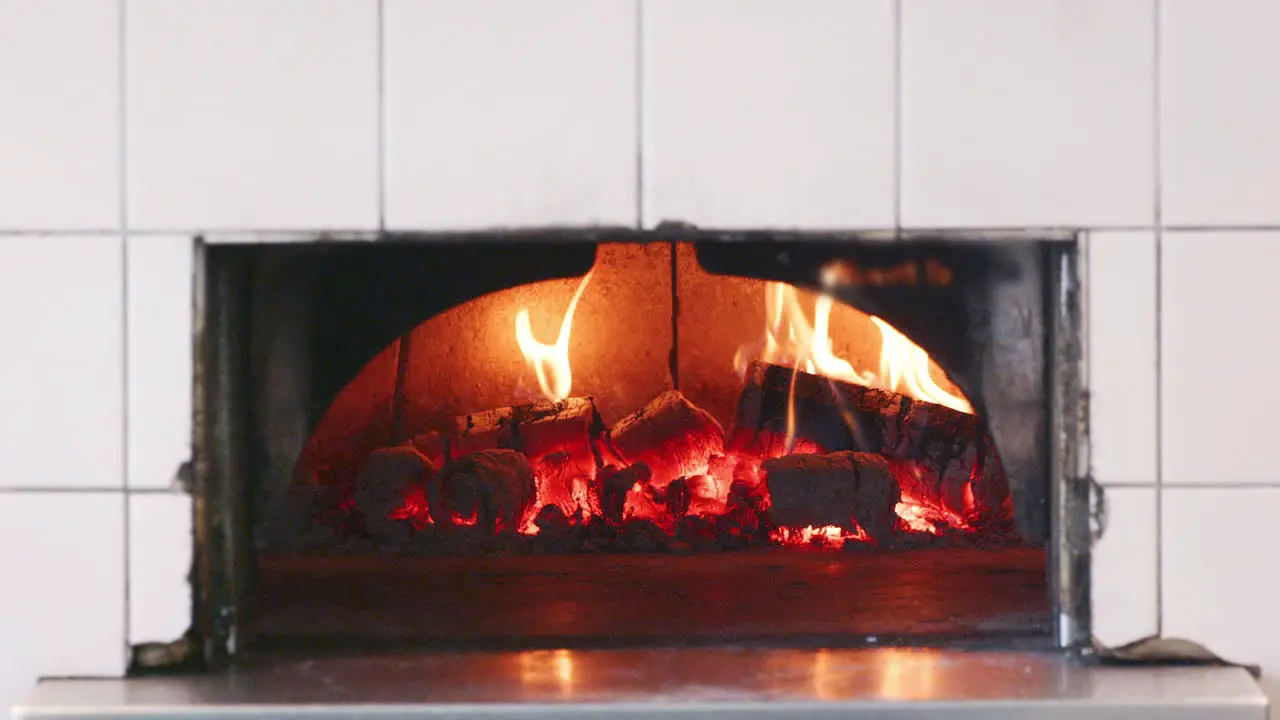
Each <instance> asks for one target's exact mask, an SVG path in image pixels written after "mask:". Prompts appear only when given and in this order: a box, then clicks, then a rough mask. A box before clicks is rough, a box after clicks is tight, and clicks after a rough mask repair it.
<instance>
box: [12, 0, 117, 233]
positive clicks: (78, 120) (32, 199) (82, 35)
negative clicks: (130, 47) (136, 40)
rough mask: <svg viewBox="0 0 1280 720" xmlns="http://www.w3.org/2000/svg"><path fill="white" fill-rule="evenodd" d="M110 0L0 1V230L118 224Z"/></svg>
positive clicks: (114, 40) (114, 45)
mask: <svg viewBox="0 0 1280 720" xmlns="http://www.w3.org/2000/svg"><path fill="white" fill-rule="evenodd" d="M119 20H120V5H119V0H0V228H7V229H20V230H32V229H72V230H87V229H94V230H111V229H115V228H117V227H119V225H120V99H119V93H120V43H119V38H120V22H119Z"/></svg>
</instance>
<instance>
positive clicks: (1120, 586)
mask: <svg viewBox="0 0 1280 720" xmlns="http://www.w3.org/2000/svg"><path fill="white" fill-rule="evenodd" d="M1157 492H1159V491H1158V490H1157V489H1156V488H1155V486H1149V487H1112V488H1107V490H1106V501H1107V520H1106V527H1105V532H1104V533H1103V535H1102V538H1101V539H1100V540H1099V541H1098V544H1097V545H1095V546H1094V549H1093V559H1092V562H1093V567H1092V571H1093V582H1092V601H1093V634H1094V636H1095V637H1097V638H1098V640H1099V641H1100V642H1101V643H1102V644H1103V645H1106V646H1108V647H1115V646H1118V645H1123V644H1125V643H1128V642H1132V641H1134V640H1138V639H1140V638H1144V637H1149V636H1151V635H1155V634H1156V632H1157V631H1158V629H1159V620H1158V618H1159V607H1158V600H1157V587H1158V585H1159V579H1158V575H1157V564H1156V542H1157V541H1158V537H1157V525H1156V493H1157Z"/></svg>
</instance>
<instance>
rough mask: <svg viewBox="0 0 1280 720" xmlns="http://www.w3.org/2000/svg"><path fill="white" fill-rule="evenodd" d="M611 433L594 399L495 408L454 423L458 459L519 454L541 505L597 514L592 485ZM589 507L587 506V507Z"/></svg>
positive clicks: (454, 444)
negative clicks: (497, 452)
mask: <svg viewBox="0 0 1280 720" xmlns="http://www.w3.org/2000/svg"><path fill="white" fill-rule="evenodd" d="M605 438H607V430H606V428H605V425H604V421H603V420H602V419H601V418H600V414H599V413H598V412H597V411H596V407H595V403H594V402H593V401H592V400H591V398H568V399H566V400H562V401H560V402H539V403H533V404H530V405H517V406H513V407H504V408H495V409H492V410H486V411H484V412H478V413H472V414H470V415H463V416H461V417H459V418H457V420H456V421H455V428H454V436H453V439H452V440H451V441H450V443H449V445H450V449H451V451H452V453H453V456H454V457H459V456H461V455H465V454H467V453H473V452H477V451H480V450H496V449H505V450H516V451H518V452H520V453H522V454H524V455H525V456H526V457H527V458H529V460H530V462H531V463H532V464H533V466H534V468H535V477H536V479H537V484H538V488H539V491H540V493H541V495H542V498H541V499H542V503H543V504H544V505H547V504H555V505H559V506H560V508H561V509H562V510H564V511H565V513H567V514H576V513H578V512H579V511H581V510H584V509H586V510H589V511H591V512H594V511H596V509H597V508H595V507H594V504H595V501H594V500H593V499H591V498H590V497H588V493H587V484H588V481H589V479H590V478H591V477H593V476H595V474H596V472H597V469H598V468H599V467H600V465H601V457H600V453H599V446H600V443H601V442H602V440H603V439H605ZM583 505H587V506H588V507H585V508H584V507H583Z"/></svg>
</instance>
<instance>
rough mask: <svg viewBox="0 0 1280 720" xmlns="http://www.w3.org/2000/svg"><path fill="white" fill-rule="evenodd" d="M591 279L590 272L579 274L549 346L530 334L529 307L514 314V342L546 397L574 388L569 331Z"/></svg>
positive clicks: (553, 398) (562, 394) (555, 398)
mask: <svg viewBox="0 0 1280 720" xmlns="http://www.w3.org/2000/svg"><path fill="white" fill-rule="evenodd" d="M589 282H591V273H587V274H586V275H583V276H582V282H580V283H578V289H577V290H575V291H574V293H573V299H572V300H570V301H569V308H568V309H567V310H565V312H564V319H563V320H561V321H560V334H559V335H557V336H556V341H555V343H554V344H552V345H547V344H545V343H541V342H538V340H537V338H535V337H534V336H533V327H532V325H531V324H530V321H529V310H528V308H521V309H520V312H518V313H516V343H517V344H518V345H519V346H520V352H521V354H523V355H524V359H525V360H526V361H527V362H528V363H529V365H530V367H532V368H533V372H534V374H536V375H537V376H538V387H539V389H541V390H542V394H543V395H545V396H546V398H547V399H548V400H551V401H558V400H564V399H565V398H567V397H569V390H570V389H571V388H572V387H573V376H572V374H571V373H570V372H569V334H570V332H571V331H572V329H573V313H574V311H575V310H577V309H578V301H579V300H581V299H582V293H583V291H584V290H586V289H587V283H589Z"/></svg>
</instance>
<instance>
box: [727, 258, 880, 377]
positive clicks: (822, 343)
mask: <svg viewBox="0 0 1280 720" xmlns="http://www.w3.org/2000/svg"><path fill="white" fill-rule="evenodd" d="M764 301H765V328H764V338H763V339H762V340H761V341H760V342H757V343H748V344H746V345H743V346H742V347H740V348H738V352H737V353H736V354H735V355H734V356H733V367H734V370H736V371H737V372H738V376H739V377H746V374H747V367H748V366H750V364H751V362H752V360H756V359H759V360H761V361H763V362H767V363H771V364H773V365H784V366H787V367H794V368H796V369H799V370H803V371H805V372H807V373H813V374H815V375H822V376H824V377H829V378H835V379H836V380H844V381H846V382H853V383H859V384H867V382H868V381H869V380H870V377H869V374H859V373H858V372H856V371H855V370H854V369H853V366H852V365H850V364H849V362H848V361H847V360H844V359H843V358H840V357H838V356H837V355H836V354H835V353H834V352H833V351H832V348H831V337H830V334H829V327H830V323H831V308H832V306H833V304H834V301H833V300H832V299H831V297H830V296H827V295H820V296H819V297H818V299H817V300H816V302H815V304H814V312H813V319H814V321H813V324H812V325H810V324H809V320H808V318H806V317H805V314H804V310H803V309H801V307H800V293H799V291H798V290H797V289H796V288H794V287H792V286H790V285H787V284H786V283H778V282H775V283H769V285H768V287H767V288H765V296H764Z"/></svg>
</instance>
